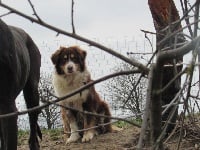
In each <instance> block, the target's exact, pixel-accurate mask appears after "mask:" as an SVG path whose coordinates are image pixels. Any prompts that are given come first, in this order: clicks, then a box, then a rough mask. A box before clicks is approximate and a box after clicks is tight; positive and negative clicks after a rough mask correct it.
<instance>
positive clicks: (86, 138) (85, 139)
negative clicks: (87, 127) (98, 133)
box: [82, 131, 95, 142]
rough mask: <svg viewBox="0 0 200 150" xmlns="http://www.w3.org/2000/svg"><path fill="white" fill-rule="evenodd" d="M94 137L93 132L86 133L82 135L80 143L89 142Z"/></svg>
mask: <svg viewBox="0 0 200 150" xmlns="http://www.w3.org/2000/svg"><path fill="white" fill-rule="evenodd" d="M94 136H95V133H94V132H93V131H87V132H85V133H84V135H83V138H82V142H89V141H91V140H92V139H93V137H94Z"/></svg>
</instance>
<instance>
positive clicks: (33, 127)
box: [23, 79, 41, 150]
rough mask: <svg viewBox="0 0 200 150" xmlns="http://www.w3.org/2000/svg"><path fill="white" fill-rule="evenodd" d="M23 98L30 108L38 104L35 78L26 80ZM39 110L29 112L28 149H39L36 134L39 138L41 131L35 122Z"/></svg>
mask: <svg viewBox="0 0 200 150" xmlns="http://www.w3.org/2000/svg"><path fill="white" fill-rule="evenodd" d="M23 92H24V98H25V101H26V105H27V108H32V107H35V106H38V105H39V93H38V82H37V80H30V79H29V80H28V82H27V84H26V86H25V87H24V90H23ZM39 112H40V111H34V112H31V113H29V123H30V137H29V147H30V150H39V149H40V146H39V142H38V138H37V135H38V136H39V137H40V138H41V131H40V128H39V126H38V124H37V121H38V114H39Z"/></svg>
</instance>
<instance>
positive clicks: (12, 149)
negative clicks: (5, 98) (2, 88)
mask: <svg viewBox="0 0 200 150" xmlns="http://www.w3.org/2000/svg"><path fill="white" fill-rule="evenodd" d="M15 111H17V109H16V106H15V103H14V102H13V103H6V104H1V105H0V114H2V115H3V114H7V113H12V112H15ZM0 127H1V131H0V138H1V150H17V116H14V117H9V118H2V119H1V121H0Z"/></svg>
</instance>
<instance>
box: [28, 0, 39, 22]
mask: <svg viewBox="0 0 200 150" xmlns="http://www.w3.org/2000/svg"><path fill="white" fill-rule="evenodd" d="M28 2H29V4H30V6H31V8H32V10H33V15H35V16H36V17H37V19H38V20H39V21H40V22H43V21H42V19H41V18H40V17H39V15H38V14H37V12H36V10H35V7H34V5H33V4H32V2H31V0H28Z"/></svg>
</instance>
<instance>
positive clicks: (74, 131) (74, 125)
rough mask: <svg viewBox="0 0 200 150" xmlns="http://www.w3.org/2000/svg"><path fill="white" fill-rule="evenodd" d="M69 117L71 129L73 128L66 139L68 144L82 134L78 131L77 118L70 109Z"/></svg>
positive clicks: (68, 111)
mask: <svg viewBox="0 0 200 150" xmlns="http://www.w3.org/2000/svg"><path fill="white" fill-rule="evenodd" d="M67 117H68V120H69V126H70V129H71V135H70V137H69V138H68V139H67V141H66V144H69V143H72V142H76V141H77V140H78V139H79V138H80V137H81V136H80V135H79V132H77V131H78V125H77V121H76V118H75V116H74V114H73V113H72V112H71V111H70V110H67Z"/></svg>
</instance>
